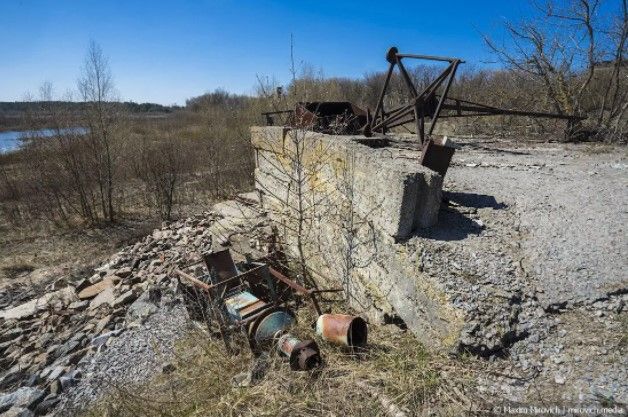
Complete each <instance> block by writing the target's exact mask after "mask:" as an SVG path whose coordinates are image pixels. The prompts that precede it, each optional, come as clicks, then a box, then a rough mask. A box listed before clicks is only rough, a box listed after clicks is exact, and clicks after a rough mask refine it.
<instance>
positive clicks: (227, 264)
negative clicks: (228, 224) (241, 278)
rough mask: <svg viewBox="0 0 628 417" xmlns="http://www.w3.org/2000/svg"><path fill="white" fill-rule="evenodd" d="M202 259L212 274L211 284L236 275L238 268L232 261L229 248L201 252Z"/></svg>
mask: <svg viewBox="0 0 628 417" xmlns="http://www.w3.org/2000/svg"><path fill="white" fill-rule="evenodd" d="M203 260H204V261H205V264H206V265H207V269H209V273H210V276H212V278H213V279H212V284H216V283H218V282H221V281H224V280H227V279H229V278H232V277H234V276H236V275H238V269H237V268H236V266H235V262H233V258H232V257H231V252H230V251H229V249H224V250H221V251H216V252H209V253H204V254H203Z"/></svg>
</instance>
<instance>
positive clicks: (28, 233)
mask: <svg viewBox="0 0 628 417" xmlns="http://www.w3.org/2000/svg"><path fill="white" fill-rule="evenodd" d="M155 224H156V223H155V222H154V221H150V220H143V221H125V222H122V223H118V224H115V225H108V226H107V227H102V228H95V227H92V228H84V229H79V228H75V229H57V228H54V227H50V226H49V225H47V224H45V223H44V222H33V223H32V224H31V225H28V226H27V225H24V226H16V225H15V224H8V223H2V222H0V286H2V285H4V284H6V283H10V282H12V281H13V280H15V279H19V278H20V277H22V276H24V275H27V274H29V273H30V272H31V271H35V270H38V269H40V271H39V272H41V273H37V274H36V275H37V276H40V275H41V277H42V278H45V277H46V276H47V275H51V276H54V277H56V278H59V277H61V276H65V275H66V274H68V273H72V272H75V271H77V270H81V269H84V268H86V267H89V266H90V265H93V264H95V263H97V262H98V261H100V260H101V259H104V258H106V257H108V256H110V255H111V254H112V253H113V252H115V251H116V250H117V249H118V248H120V247H121V246H124V245H126V244H128V243H130V242H132V241H134V240H136V239H138V238H139V237H141V236H144V235H145V234H147V233H149V232H150V230H151V229H152V228H153V227H154V226H155ZM44 269H48V270H50V274H47V273H46V272H45V271H44ZM55 271H56V272H55ZM36 272H37V271H36ZM31 275H33V274H31Z"/></svg>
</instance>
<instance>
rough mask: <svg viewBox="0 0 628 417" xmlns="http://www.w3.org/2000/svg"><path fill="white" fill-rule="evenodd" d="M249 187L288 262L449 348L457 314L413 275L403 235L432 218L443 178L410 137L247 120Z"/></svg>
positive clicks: (432, 286)
mask: <svg viewBox="0 0 628 417" xmlns="http://www.w3.org/2000/svg"><path fill="white" fill-rule="evenodd" d="M251 136H252V144H253V147H254V149H255V158H256V170H255V179H256V188H257V189H258V191H259V192H260V194H261V202H262V205H263V206H264V208H265V209H266V210H268V212H269V215H270V217H271V219H272V220H273V221H274V222H275V224H277V225H278V226H279V227H278V230H279V232H280V234H281V235H282V236H281V237H282V240H283V241H284V242H286V243H287V246H288V250H290V251H292V255H293V256H294V257H295V258H296V259H301V260H303V261H304V263H305V264H306V268H307V269H308V271H309V272H310V273H311V274H312V275H313V276H314V277H315V278H316V280H317V282H319V283H320V284H322V285H329V286H338V285H339V284H340V285H342V286H343V287H344V289H345V293H346V295H347V297H348V299H349V302H350V304H351V305H352V306H353V307H354V308H355V309H356V310H358V311H359V312H360V313H361V314H364V315H367V316H368V317H369V318H370V319H371V320H381V321H387V320H395V319H396V318H397V317H400V318H401V319H403V321H404V322H405V324H406V325H407V326H408V327H409V328H410V329H411V330H412V331H413V332H414V334H415V335H416V336H417V337H418V338H419V339H420V340H421V341H422V342H424V343H425V344H427V345H428V346H434V347H446V346H450V347H453V346H454V345H456V343H457V340H458V339H459V334H460V331H461V328H462V324H463V323H462V321H463V320H462V315H461V313H460V312H459V311H458V310H456V309H455V308H454V307H453V305H452V304H451V303H450V302H449V301H448V298H447V296H446V293H445V292H444V290H443V288H442V285H440V283H439V282H436V281H435V280H434V279H433V278H431V277H429V276H426V275H423V274H422V272H421V259H420V258H421V248H420V247H419V246H417V245H415V244H414V243H413V241H412V239H411V237H412V236H413V235H414V234H415V232H416V231H417V230H420V229H421V228H423V227H429V226H432V225H434V224H435V223H436V222H437V220H438V211H439V208H440V202H441V187H442V182H443V179H442V177H441V176H440V175H438V174H437V173H435V172H433V171H431V170H429V169H427V168H425V167H422V166H420V165H419V156H420V151H419V149H418V146H417V145H416V141H415V140H413V139H410V138H408V139H404V138H402V137H400V138H398V140H397V139H394V140H393V139H391V138H389V137H379V138H378V137H374V138H368V139H366V138H364V137H363V136H333V135H324V134H320V133H314V132H306V131H301V130H291V129H287V128H283V127H253V128H252V129H251Z"/></svg>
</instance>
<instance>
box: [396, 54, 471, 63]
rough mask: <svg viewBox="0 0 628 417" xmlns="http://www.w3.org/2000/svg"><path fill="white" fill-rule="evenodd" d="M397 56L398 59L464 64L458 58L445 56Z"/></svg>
mask: <svg viewBox="0 0 628 417" xmlns="http://www.w3.org/2000/svg"><path fill="white" fill-rule="evenodd" d="M397 56H398V57H399V58H413V59H425V60H428V61H443V62H453V61H460V62H461V63H464V61H462V60H459V59H458V58H449V57H445V56H433V55H416V54H397Z"/></svg>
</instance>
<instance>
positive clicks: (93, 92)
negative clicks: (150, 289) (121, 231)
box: [78, 41, 122, 222]
mask: <svg viewBox="0 0 628 417" xmlns="http://www.w3.org/2000/svg"><path fill="white" fill-rule="evenodd" d="M78 90H79V93H80V95H81V98H82V99H83V102H84V111H83V115H82V116H83V117H82V121H83V123H84V124H85V127H86V128H87V129H88V132H87V136H88V138H89V141H88V144H89V147H90V150H91V154H92V157H93V163H94V169H95V170H96V173H97V175H98V185H99V197H100V205H101V210H102V214H103V217H104V218H105V219H107V220H109V221H110V222H113V221H114V220H115V210H114V201H113V197H114V190H115V186H116V168H117V167H116V164H117V162H118V161H117V159H118V156H119V155H118V150H119V142H120V139H121V138H120V133H121V124H120V122H121V118H122V117H121V116H122V115H121V109H120V108H119V106H118V105H117V100H116V99H117V97H116V94H115V89H114V84H113V78H112V75H111V70H110V68H109V62H108V60H107V58H106V57H105V55H104V53H103V51H102V48H101V47H100V46H99V45H98V44H96V43H95V42H93V41H92V42H90V44H89V48H88V51H87V55H86V57H85V62H84V65H83V70H82V73H81V76H80V78H79V80H78Z"/></svg>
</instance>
